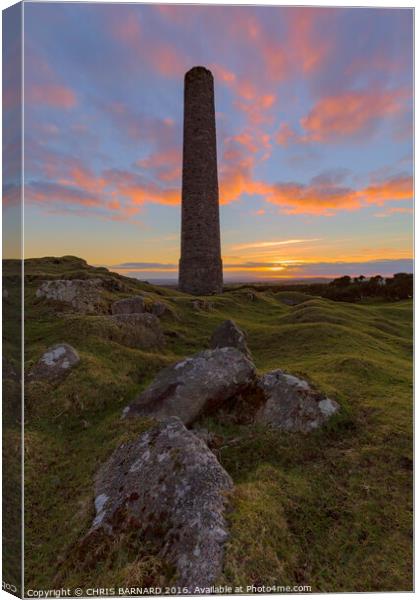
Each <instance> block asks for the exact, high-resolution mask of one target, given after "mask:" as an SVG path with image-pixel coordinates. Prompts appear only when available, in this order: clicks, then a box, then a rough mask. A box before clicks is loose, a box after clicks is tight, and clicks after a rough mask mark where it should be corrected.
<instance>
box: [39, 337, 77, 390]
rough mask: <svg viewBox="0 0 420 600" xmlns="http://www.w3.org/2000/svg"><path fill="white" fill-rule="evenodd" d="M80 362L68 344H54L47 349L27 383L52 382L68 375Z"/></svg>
mask: <svg viewBox="0 0 420 600" xmlns="http://www.w3.org/2000/svg"><path fill="white" fill-rule="evenodd" d="M79 362H80V358H79V355H78V354H77V352H76V350H75V349H74V348H72V347H71V346H69V344H64V343H63V344H55V345H54V346H51V347H50V348H48V350H47V351H46V352H44V354H43V355H42V356H41V358H40V359H39V361H38V362H37V363H36V364H35V366H34V367H33V368H32V370H31V371H30V373H29V376H28V379H29V381H33V380H38V379H45V380H49V381H54V380H56V379H61V378H63V377H65V376H66V375H68V373H69V372H70V370H71V368H72V367H74V366H75V365H77V364H78V363H79Z"/></svg>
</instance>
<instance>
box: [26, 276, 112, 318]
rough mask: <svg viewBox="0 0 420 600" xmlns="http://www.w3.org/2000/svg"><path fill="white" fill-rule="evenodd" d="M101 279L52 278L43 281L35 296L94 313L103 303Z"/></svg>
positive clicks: (82, 311) (78, 310) (80, 310)
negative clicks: (100, 291)
mask: <svg viewBox="0 0 420 600" xmlns="http://www.w3.org/2000/svg"><path fill="white" fill-rule="evenodd" d="M101 286H102V280H101V279H53V280H49V281H44V282H43V283H42V284H41V285H40V287H39V288H38V289H37V291H36V296H37V298H45V299H47V300H55V301H57V302H64V303H65V304H69V305H70V306H72V307H73V308H74V309H75V310H76V311H77V312H81V313H94V312H97V310H98V309H100V308H101V307H102V305H103V303H102V302H101V297H100V293H99V290H100V287H101Z"/></svg>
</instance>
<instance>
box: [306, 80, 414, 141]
mask: <svg viewBox="0 0 420 600" xmlns="http://www.w3.org/2000/svg"><path fill="white" fill-rule="evenodd" d="M406 99H407V93H406V91H405V90H393V91H381V90H365V91H358V92H343V93H341V94H337V95H335V96H327V97H325V98H322V99H321V100H320V101H319V102H318V103H317V104H316V105H315V106H314V107H313V108H312V110H311V111H310V112H309V114H308V115H307V116H306V117H303V118H302V119H301V126H302V128H303V130H304V131H305V135H304V138H303V139H306V140H309V141H318V142H323V141H328V140H331V139H333V138H339V137H343V136H351V135H355V134H358V133H364V132H366V130H369V128H370V127H371V126H372V125H373V124H374V123H375V122H376V121H378V120H381V119H384V118H387V117H390V116H393V115H395V114H397V113H399V112H400V111H402V110H403V109H404V107H405V102H406Z"/></svg>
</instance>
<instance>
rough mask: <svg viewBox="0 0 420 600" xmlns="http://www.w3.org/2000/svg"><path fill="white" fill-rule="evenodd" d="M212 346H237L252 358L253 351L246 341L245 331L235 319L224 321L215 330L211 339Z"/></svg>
mask: <svg viewBox="0 0 420 600" xmlns="http://www.w3.org/2000/svg"><path fill="white" fill-rule="evenodd" d="M210 347H211V348H227V347H229V348H237V349H238V350H240V351H241V352H243V353H244V354H245V356H248V358H251V352H250V350H249V348H248V345H247V343H246V336H245V333H244V332H243V331H242V330H241V329H239V327H238V326H237V325H236V323H235V321H232V320H231V319H228V320H227V321H223V323H221V325H219V327H217V329H216V330H215V331H214V332H213V335H212V336H211V339H210Z"/></svg>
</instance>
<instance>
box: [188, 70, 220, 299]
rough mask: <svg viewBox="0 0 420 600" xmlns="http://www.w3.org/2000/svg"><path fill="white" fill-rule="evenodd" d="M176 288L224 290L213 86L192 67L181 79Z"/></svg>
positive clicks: (209, 291) (202, 292)
mask: <svg viewBox="0 0 420 600" xmlns="http://www.w3.org/2000/svg"><path fill="white" fill-rule="evenodd" d="M179 289H180V290H182V291H183V292H188V293H190V294H196V295H209V294H218V293H220V292H221V291H222V289H223V267H222V257H221V251H220V223H219V186H218V182H217V153H216V121H215V112H214V86H213V75H212V74H211V72H210V71H209V70H208V69H206V68H205V67H193V68H192V69H191V70H190V71H188V73H186V75H185V81H184V146H183V164H182V227H181V259H180V261H179Z"/></svg>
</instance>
